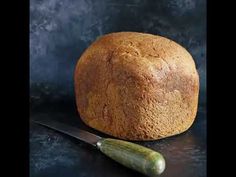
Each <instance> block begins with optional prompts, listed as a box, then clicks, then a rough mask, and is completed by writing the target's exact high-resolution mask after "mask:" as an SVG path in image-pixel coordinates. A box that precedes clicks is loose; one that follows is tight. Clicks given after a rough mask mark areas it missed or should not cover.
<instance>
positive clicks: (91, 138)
mask: <svg viewBox="0 0 236 177" xmlns="http://www.w3.org/2000/svg"><path fill="white" fill-rule="evenodd" d="M33 122H35V123H37V124H40V125H43V126H45V127H48V128H51V129H54V130H56V131H59V132H61V133H64V134H67V135H69V136H71V137H74V138H76V139H79V140H81V141H84V142H86V143H89V144H91V145H93V146H97V142H98V141H99V140H101V139H102V138H101V137H100V136H97V135H95V134H92V133H89V132H87V131H84V130H81V129H78V128H75V127H72V126H69V125H66V124H63V123H60V122H56V121H52V120H34V121H33Z"/></svg>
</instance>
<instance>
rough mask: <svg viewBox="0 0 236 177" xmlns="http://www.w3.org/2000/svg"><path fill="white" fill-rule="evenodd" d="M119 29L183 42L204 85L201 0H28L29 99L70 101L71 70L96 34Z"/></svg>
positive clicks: (203, 87)
mask: <svg viewBox="0 0 236 177" xmlns="http://www.w3.org/2000/svg"><path fill="white" fill-rule="evenodd" d="M117 31H138V32H146V33H152V34H158V35H162V36H165V37H167V38H170V39H172V40H174V41H176V42H178V43H180V44H181V45H183V46H184V47H185V48H186V49H187V50H188V51H189V52H190V53H191V54H192V56H193V58H194V60H195V62H196V66H197V69H198V72H199V74H200V84H201V88H200V93H201V94H200V105H204V103H205V90H206V84H205V82H206V2H205V0H156V1H151V0H69V1H68V0H31V1H30V87H31V102H32V103H36V102H40V103H42V102H43V101H45V100H46V101H49V100H55V101H58V100H69V101H70V100H74V91H73V72H74V67H75V65H76V62H77V60H78V58H79V57H80V55H81V54H82V52H83V51H84V50H85V49H86V48H87V47H88V46H89V45H90V44H91V43H92V42H93V41H94V40H95V39H96V38H97V37H98V36H101V35H103V34H106V33H110V32H117Z"/></svg>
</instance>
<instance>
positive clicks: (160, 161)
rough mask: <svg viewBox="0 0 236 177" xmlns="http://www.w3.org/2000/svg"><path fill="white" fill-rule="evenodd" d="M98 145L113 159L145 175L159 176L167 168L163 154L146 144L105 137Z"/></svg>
mask: <svg viewBox="0 0 236 177" xmlns="http://www.w3.org/2000/svg"><path fill="white" fill-rule="evenodd" d="M97 147H98V149H99V150H100V151H101V152H103V153H104V154H105V155H107V156H108V157H110V158H111V159H113V160H115V161H117V162H119V163H120V164H122V165H124V166H126V167H128V168H131V169H133V170H136V171H139V172H140V173H143V174H145V175H148V176H157V175H160V174H161V173H162V172H163V171H164V170H165V159H164V158H163V156H162V155H161V154H160V153H158V152H156V151H153V150H151V149H149V148H146V147H144V146H140V145H138V144H134V143H131V142H127V141H122V140H117V139H111V138H103V139H101V140H99V141H98V142H97Z"/></svg>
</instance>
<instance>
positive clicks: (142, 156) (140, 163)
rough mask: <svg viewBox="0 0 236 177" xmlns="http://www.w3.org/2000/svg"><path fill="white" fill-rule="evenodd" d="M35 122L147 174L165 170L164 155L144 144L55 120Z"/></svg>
mask: <svg viewBox="0 0 236 177" xmlns="http://www.w3.org/2000/svg"><path fill="white" fill-rule="evenodd" d="M33 122H35V123H37V124H40V125H42V126H45V127H48V128H51V129H53V130H56V131H58V132H61V133H64V134H66V135H69V136H71V137H74V138H76V139H79V140H81V141H84V142H86V143H89V144H91V145H93V146H95V147H96V148H97V149H99V150H100V151H101V152H102V153H103V154H105V155H107V156H108V157H110V158H111V159H113V160H115V161H116V162H118V163H120V164H122V165H124V166H126V167H128V168H130V169H133V170H136V171H138V172H140V173H142V174H145V175H147V176H157V175H160V174H161V173H162V172H163V171H164V170H165V166H166V165H165V159H164V157H163V156H162V155H161V154H160V153H159V152H156V151H154V150H151V149H149V148H146V147H144V146H141V145H138V144H135V143H131V142H127V141H123V140H118V139H113V138H102V137H100V136H97V135H95V134H92V133H90V132H87V131H84V130H81V129H78V128H75V127H72V126H69V125H66V124H63V123H60V122H56V121H54V120H53V121H52V120H34V121H33Z"/></svg>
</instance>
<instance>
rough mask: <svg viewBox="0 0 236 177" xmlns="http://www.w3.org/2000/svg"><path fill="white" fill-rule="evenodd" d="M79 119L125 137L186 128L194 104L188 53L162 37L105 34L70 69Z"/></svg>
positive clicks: (195, 80)
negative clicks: (71, 70) (73, 67)
mask: <svg viewBox="0 0 236 177" xmlns="http://www.w3.org/2000/svg"><path fill="white" fill-rule="evenodd" d="M74 81H75V95H76V104H77V108H78V111H79V114H80V116H81V119H82V120H83V121H84V122H85V124H87V125H88V126H90V127H92V128H94V129H96V130H99V131H101V132H103V133H106V134H109V135H112V136H114V137H117V138H121V139H126V140H139V141H144V140H157V139H161V138H164V137H169V136H172V135H176V134H179V133H182V132H184V131H186V130H187V129H188V128H189V127H190V126H191V125H192V123H193V121H194V119H195V117H196V112H197V105H198V94H199V76H198V73H197V70H196V67H195V63H194V60H193V59H192V57H191V55H190V54H189V53H188V52H187V51H186V50H185V49H184V48H183V47H182V46H180V45H179V44H177V43H176V42H174V41H172V40H169V39H167V38H164V37H161V36H157V35H151V34H145V33H137V32H117V33H111V34H107V35H104V36H102V37H100V38H99V39H97V40H96V41H95V42H93V43H92V44H91V46H89V47H88V48H87V50H86V51H85V52H84V53H83V55H82V56H81V57H80V59H79V61H78V63H77V65H76V69H75V73H74Z"/></svg>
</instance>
